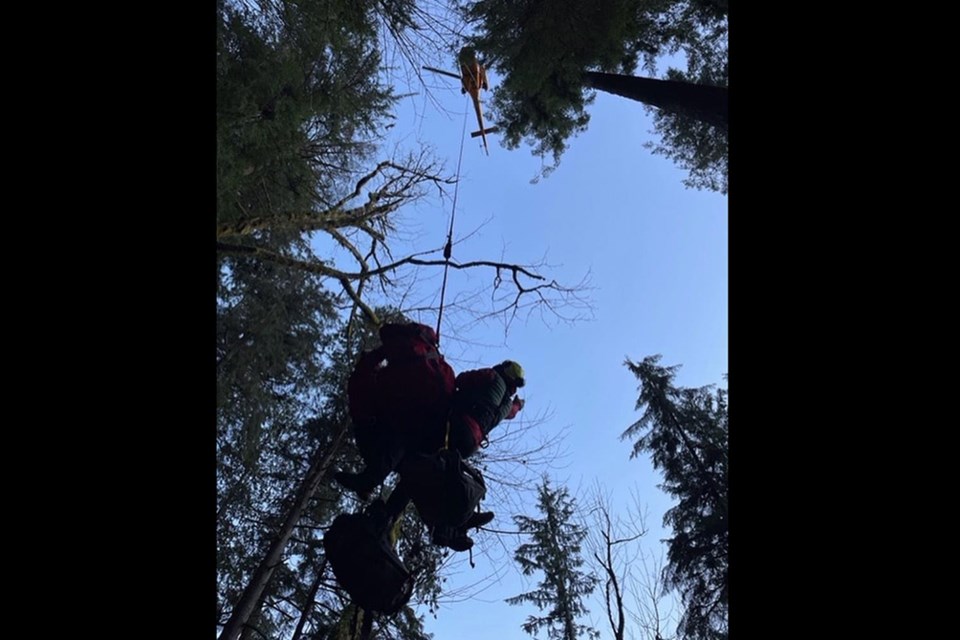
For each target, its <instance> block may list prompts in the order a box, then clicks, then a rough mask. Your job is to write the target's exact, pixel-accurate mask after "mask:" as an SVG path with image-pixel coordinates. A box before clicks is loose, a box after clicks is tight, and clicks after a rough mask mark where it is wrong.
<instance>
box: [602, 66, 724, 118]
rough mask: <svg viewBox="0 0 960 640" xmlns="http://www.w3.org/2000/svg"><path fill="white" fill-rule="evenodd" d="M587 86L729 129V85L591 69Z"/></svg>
mask: <svg viewBox="0 0 960 640" xmlns="http://www.w3.org/2000/svg"><path fill="white" fill-rule="evenodd" d="M585 84H586V85H587V86H588V87H592V88H594V89H599V90H600V91H606V92H607V93H614V94H616V95H618V96H623V97H624V98H630V99H631V100H637V101H639V102H642V103H644V104H647V105H650V106H651V107H657V108H658V109H664V110H666V111H673V112H675V113H681V114H684V115H686V116H689V117H691V118H695V119H697V120H700V121H701V122H706V123H708V124H712V125H714V126H717V127H720V128H722V129H723V130H724V131H726V130H727V123H728V115H727V113H728V112H727V88H726V87H714V86H711V85H706V84H693V83H691V82H678V81H676V80H657V79H655V78H638V77H637V76H625V75H620V74H616V73H598V72H595V71H588V72H587V73H586V75H585Z"/></svg>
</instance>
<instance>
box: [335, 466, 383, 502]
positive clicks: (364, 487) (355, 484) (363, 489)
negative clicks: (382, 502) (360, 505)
mask: <svg viewBox="0 0 960 640" xmlns="http://www.w3.org/2000/svg"><path fill="white" fill-rule="evenodd" d="M333 479H334V480H336V481H337V482H339V483H340V484H341V485H342V486H343V487H345V488H347V489H349V490H350V491H354V492H356V494H357V497H358V498H360V500H361V501H366V500H369V499H370V494H371V493H373V489H374V487H372V486H370V483H369V481H367V480H366V479H365V478H364V477H363V474H360V473H347V472H346V471H338V472H337V473H335V474H333Z"/></svg>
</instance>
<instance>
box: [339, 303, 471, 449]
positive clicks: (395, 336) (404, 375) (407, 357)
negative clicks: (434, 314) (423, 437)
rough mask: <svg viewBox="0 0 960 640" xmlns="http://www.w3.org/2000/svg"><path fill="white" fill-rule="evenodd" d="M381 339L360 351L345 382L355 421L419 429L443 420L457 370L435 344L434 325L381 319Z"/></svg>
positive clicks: (403, 428)
mask: <svg viewBox="0 0 960 640" xmlns="http://www.w3.org/2000/svg"><path fill="white" fill-rule="evenodd" d="M380 341H381V342H382V344H381V346H380V347H378V348H377V349H375V350H374V351H370V352H367V353H364V354H363V356H361V358H360V361H359V362H358V363H357V366H356V368H355V369H354V372H353V374H352V375H351V377H350V381H349V382H348V384H347V396H348V401H349V406H350V417H351V419H352V420H353V423H354V425H364V424H370V423H371V421H372V420H376V421H377V422H381V423H382V422H388V423H390V424H392V425H393V426H394V428H396V429H400V430H404V431H409V430H412V431H419V430H422V429H427V428H430V427H436V426H437V425H439V424H441V423H442V422H443V421H445V420H446V417H447V414H448V412H449V410H450V401H451V399H452V398H453V391H454V388H455V380H456V376H455V375H454V372H453V369H452V368H451V367H450V365H449V364H447V362H446V361H445V360H444V359H443V356H442V355H441V354H440V351H439V350H438V349H437V346H438V345H437V334H436V333H435V332H434V330H433V329H432V328H431V327H428V326H427V325H425V324H420V323H416V322H411V323H406V324H398V323H394V324H385V325H383V326H382V327H381V328H380ZM384 360H385V361H386V363H385V364H383V363H384Z"/></svg>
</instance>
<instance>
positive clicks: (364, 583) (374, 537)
mask: <svg viewBox="0 0 960 640" xmlns="http://www.w3.org/2000/svg"><path fill="white" fill-rule="evenodd" d="M382 508H383V503H382V502H379V501H377V502H374V503H373V504H372V505H371V508H370V509H368V512H366V513H342V514H340V515H339V516H337V517H336V518H335V519H334V521H333V523H332V524H331V525H330V528H329V529H328V530H327V533H326V535H325V536H324V537H323V548H324V550H325V551H326V555H327V560H329V562H330V566H331V567H332V568H333V574H334V575H335V576H336V578H337V582H339V583H340V586H342V587H343V588H344V589H345V590H346V591H347V593H349V594H350V597H351V598H352V599H353V601H354V602H355V603H356V604H357V605H358V606H360V607H362V608H364V609H365V610H367V611H370V612H375V613H385V614H388V615H389V614H393V613H396V612H397V611H399V610H400V609H402V608H403V606H404V605H405V604H406V603H407V602H408V601H409V600H410V595H411V594H412V593H413V576H411V575H410V572H409V571H407V568H406V567H405V566H404V564H403V562H401V561H400V557H399V556H398V555H397V553H396V552H395V551H394V550H393V547H392V546H391V545H390V543H389V541H388V539H387V531H386V528H385V524H386V518H385V516H384V514H382V513H380V511H382Z"/></svg>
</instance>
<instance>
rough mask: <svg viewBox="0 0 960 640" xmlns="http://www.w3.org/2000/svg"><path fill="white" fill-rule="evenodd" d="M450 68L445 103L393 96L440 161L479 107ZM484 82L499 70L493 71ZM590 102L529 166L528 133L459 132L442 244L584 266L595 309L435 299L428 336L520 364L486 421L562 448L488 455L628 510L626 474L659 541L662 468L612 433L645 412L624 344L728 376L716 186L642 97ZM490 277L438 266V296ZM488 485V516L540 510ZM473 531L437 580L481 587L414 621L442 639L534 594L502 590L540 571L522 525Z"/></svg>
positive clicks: (404, 120) (467, 362)
mask: <svg viewBox="0 0 960 640" xmlns="http://www.w3.org/2000/svg"><path fill="white" fill-rule="evenodd" d="M449 66H452V65H449ZM447 80H448V79H444V78H442V77H440V76H438V77H437V81H436V82H435V83H434V82H433V81H432V80H431V85H430V86H431V91H432V92H433V97H434V98H435V99H436V101H437V102H439V104H440V105H441V106H442V107H443V108H444V109H446V110H447V111H448V112H447V113H444V112H443V111H440V110H438V109H437V106H436V105H435V104H434V102H433V101H431V100H429V99H427V97H426V96H425V94H424V93H423V90H422V88H421V89H419V90H418V91H419V93H418V95H415V96H411V97H408V98H406V99H405V100H404V101H403V103H402V104H401V107H400V108H399V109H398V111H397V120H396V124H395V127H394V129H393V130H392V131H393V132H395V135H396V140H395V142H396V143H398V144H400V145H402V146H404V147H407V148H410V147H413V146H415V145H418V144H427V145H429V146H431V147H433V148H434V150H435V153H436V154H437V155H438V156H439V157H441V158H444V159H446V165H447V167H448V168H449V169H450V170H451V171H453V170H455V169H456V166H457V157H458V153H459V150H460V140H461V131H462V127H463V118H464V113H466V117H467V118H468V121H467V128H468V131H470V130H472V129H473V128H475V119H474V116H473V113H472V108H471V106H470V103H469V100H468V99H467V98H466V97H465V96H462V95H461V94H460V92H459V87H458V86H457V83H456V81H455V80H452V79H449V85H447ZM490 83H491V86H494V85H495V84H496V76H495V74H491V77H490ZM484 95H487V94H484ZM589 112H590V114H591V121H590V124H589V128H588V129H587V131H585V132H584V133H581V134H580V135H579V136H577V137H576V138H573V139H571V140H570V142H569V149H568V150H567V152H566V153H565V154H564V156H563V158H562V160H561V164H560V166H559V168H558V169H557V170H556V171H555V172H554V173H553V174H552V175H550V176H549V177H548V178H544V179H542V180H540V181H539V182H538V183H536V184H531V179H532V178H533V177H534V176H536V175H537V173H538V169H539V167H540V165H541V162H540V159H539V158H536V157H534V156H532V155H531V153H530V149H529V147H521V148H519V149H517V150H514V151H508V150H506V149H505V148H503V147H502V146H501V145H500V142H499V139H498V137H497V136H496V134H493V135H491V136H490V139H489V143H490V155H489V157H488V156H486V155H484V153H483V149H482V146H481V143H480V140H479V139H471V138H469V137H468V138H467V139H466V142H465V143H464V150H463V160H462V167H461V183H460V187H459V193H458V201H457V217H456V229H455V233H454V236H455V238H462V237H463V236H465V235H467V234H470V233H472V235H471V236H470V237H469V239H468V240H466V241H464V242H463V243H462V244H461V245H458V246H457V247H455V249H454V254H453V258H454V259H455V260H459V261H466V260H470V259H481V258H482V259H493V260H502V261H504V262H510V263H519V264H525V263H536V262H539V261H541V259H545V260H546V261H547V262H548V263H549V265H551V266H547V267H542V268H541V271H542V272H543V273H544V274H545V275H547V276H548V277H550V278H554V279H556V280H558V281H560V282H562V283H568V284H575V283H577V282H580V281H581V279H582V278H583V277H584V276H585V275H587V274H588V273H589V274H590V285H591V287H593V288H592V289H591V290H590V291H585V292H584V295H585V296H586V297H588V298H589V299H590V301H591V303H592V305H593V311H592V314H591V317H590V318H589V319H585V320H582V321H578V322H575V323H572V324H568V323H564V322H559V321H556V320H555V319H551V318H549V317H548V318H546V320H541V319H540V316H539V315H536V314H535V315H534V316H532V317H530V318H529V319H527V320H524V319H523V318H520V319H518V320H516V321H514V323H512V325H511V326H510V329H509V332H508V333H507V334H506V335H504V327H503V324H502V323H500V322H498V321H492V322H488V323H486V324H479V325H478V324H471V323H470V322H469V321H468V318H467V317H466V316H464V315H462V314H457V312H456V311H455V310H454V311H450V310H445V311H444V323H443V326H442V328H441V336H442V338H441V339H442V343H441V349H442V350H443V351H444V353H445V355H446V356H447V358H448V360H449V361H450V362H451V364H452V365H453V367H454V368H455V370H456V371H457V372H460V371H463V370H466V369H470V368H475V367H477V366H490V365H492V364H495V363H497V362H499V361H501V360H503V359H505V358H511V359H514V360H517V361H519V362H520V363H521V364H522V365H523V367H524V369H525V371H526V375H527V380H528V384H527V386H526V387H525V388H524V389H523V393H522V394H521V395H523V396H524V397H525V399H526V402H527V405H526V407H525V409H524V411H523V412H521V414H520V416H519V417H518V419H517V420H515V421H512V422H504V423H503V424H502V425H501V426H500V427H499V428H498V430H497V431H495V432H494V435H496V434H498V432H499V433H500V434H501V435H502V434H509V433H511V431H520V430H522V427H524V426H530V425H531V423H534V424H533V426H531V427H530V428H529V430H528V431H526V432H525V433H524V436H523V438H525V439H527V442H532V441H533V440H534V439H535V438H537V437H538V436H543V435H550V434H556V433H562V434H564V439H563V443H562V447H561V454H560V455H558V456H557V457H556V458H555V459H554V460H553V462H552V464H551V465H549V466H548V467H539V468H536V469H529V468H528V469H516V467H517V466H518V465H519V463H516V462H513V463H505V464H506V466H507V467H509V465H511V464H512V465H513V467H514V468H512V469H511V468H503V467H504V465H501V467H500V468H499V469H496V470H495V472H496V473H502V474H512V473H514V472H524V473H526V474H527V477H528V478H534V479H535V477H537V476H538V475H539V474H540V473H542V472H547V473H549V474H550V476H551V478H552V479H553V480H554V481H555V482H557V483H563V484H566V485H567V486H568V487H569V488H570V491H571V492H572V493H574V494H576V495H578V496H580V500H581V503H584V501H586V499H587V496H586V492H587V490H588V489H590V487H591V486H593V485H594V484H595V483H597V482H599V483H601V484H602V485H603V486H604V487H605V488H606V489H607V491H608V492H610V493H611V494H612V495H613V499H614V502H615V505H616V506H618V507H619V508H621V509H624V510H625V509H626V506H627V505H628V503H629V501H630V495H631V492H636V493H637V494H638V495H639V498H640V501H641V504H642V505H643V506H644V507H645V508H646V509H648V518H647V522H646V524H647V526H648V528H649V533H648V534H647V535H646V536H645V537H644V539H643V543H642V546H643V547H644V549H645V550H646V551H647V552H649V553H653V554H655V555H656V554H659V553H660V551H661V547H662V545H661V544H660V542H659V541H660V540H661V539H662V538H664V537H666V536H667V535H669V533H668V532H666V531H664V530H663V529H662V527H661V522H662V516H663V513H664V511H665V510H666V509H667V508H669V506H670V500H669V498H668V496H666V495H665V494H663V492H661V491H660V490H659V489H657V487H656V485H657V484H659V483H660V482H661V478H660V476H659V474H658V473H657V472H655V471H654V470H653V468H652V465H651V464H650V462H649V459H648V458H646V457H642V458H637V459H633V460H631V459H630V457H629V454H630V450H631V445H630V443H628V442H626V441H620V439H619V436H620V434H621V433H622V432H623V431H624V429H626V428H627V427H628V426H629V425H630V424H631V423H632V422H634V421H635V420H636V419H637V418H639V416H640V414H639V413H638V412H637V411H636V410H635V409H634V406H635V403H636V398H637V395H638V390H637V382H636V379H635V378H634V377H633V375H632V374H631V373H630V372H629V371H628V370H627V368H626V367H625V366H624V364H623V362H624V359H625V358H626V357H630V358H631V359H633V360H640V359H642V358H643V357H645V356H647V355H652V354H657V353H659V354H662V356H663V360H662V364H665V365H673V364H679V365H682V368H681V369H680V372H679V374H678V376H677V382H678V383H679V384H680V385H683V386H702V385H707V384H723V385H725V383H724V381H723V375H724V374H725V373H726V371H727V362H728V359H727V246H728V243H727V222H728V218H727V199H726V197H725V196H721V195H719V194H717V193H713V192H703V191H695V190H690V189H687V188H685V187H684V186H683V184H682V180H683V178H684V177H685V175H686V174H685V172H683V171H682V170H680V169H678V168H677V167H675V166H674V165H673V163H672V162H671V161H669V160H667V159H665V158H663V157H659V156H653V155H652V154H651V153H650V152H649V151H648V150H647V149H644V148H643V143H644V142H646V141H648V140H651V138H652V134H650V133H649V131H650V130H651V129H652V122H651V118H650V117H649V116H648V115H647V114H646V112H645V110H644V109H643V107H642V105H641V104H640V103H637V102H634V101H631V100H627V99H624V98H621V97H619V96H613V95H608V94H603V93H598V95H597V98H596V101H595V102H594V104H593V105H592V106H591V107H589ZM450 210H451V202H450V200H449V199H447V200H444V201H443V202H441V201H440V200H439V199H437V198H435V197H430V198H427V199H425V200H423V201H421V202H420V203H418V204H417V205H416V206H413V207H409V208H407V209H406V210H403V211H402V212H401V216H400V217H401V219H402V224H401V230H402V235H403V237H404V239H405V243H406V247H407V248H410V249H413V250H424V249H427V248H431V247H439V246H442V244H443V242H444V238H445V236H446V232H447V225H448V224H449V216H450ZM398 246H399V245H397V246H395V248H394V252H395V254H397V255H399V252H398V249H397V247H398ZM440 276H441V273H440V271H439V270H434V271H431V272H424V273H422V274H418V278H419V282H418V284H417V285H416V288H417V291H418V292H420V293H421V294H422V295H424V296H426V297H428V298H429V297H431V296H432V297H433V298H434V299H436V296H438V295H439V287H440ZM491 279H492V273H491V272H489V271H485V270H483V271H481V270H476V271H473V272H470V273H467V272H461V271H456V270H451V272H450V275H449V281H448V284H447V302H448V303H450V302H451V300H453V299H454V298H455V297H456V296H457V295H458V294H459V295H462V294H464V293H465V292H468V291H472V290H475V289H476V288H477V287H478V286H481V285H483V284H485V283H488V282H490V280H491ZM448 314H450V315H448ZM420 320H421V321H423V322H426V323H427V324H430V325H435V323H436V316H435V315H434V314H424V315H423V316H421V317H420ZM520 444H524V443H520ZM496 446H497V443H496V442H494V443H493V444H492V445H491V453H493V452H494V451H493V450H494V449H495V447H496ZM511 446H519V445H518V443H514V444H513V445H511ZM491 493H492V494H493V495H492V496H491V499H490V500H489V501H487V502H486V503H485V504H484V506H485V507H486V508H492V509H493V510H494V511H496V512H497V519H496V520H494V522H493V523H491V525H490V527H491V528H494V529H500V530H515V527H514V525H513V523H512V521H511V519H510V517H509V516H510V515H512V513H515V512H520V511H522V512H524V513H526V514H527V515H536V512H535V507H534V502H533V498H534V496H533V494H528V493H522V492H520V493H516V492H511V491H510V490H506V489H504V488H502V487H499V488H496V489H493V490H492V491H491ZM474 537H475V539H476V540H477V548H476V553H475V554H474V555H475V562H476V568H474V569H471V568H470V567H469V566H468V565H467V564H466V554H458V555H457V556H456V557H455V561H454V562H452V563H451V564H450V565H449V566H448V567H447V569H446V570H445V574H444V575H446V576H447V578H448V582H447V588H448V589H450V590H457V589H464V585H475V584H477V583H480V584H482V585H483V587H482V589H481V587H479V586H473V587H466V588H465V592H466V593H467V594H468V595H469V598H468V599H466V600H463V601H450V602H445V603H444V604H443V605H442V606H441V609H440V611H439V614H438V617H437V619H436V620H434V619H432V617H430V618H429V619H428V622H427V625H426V629H427V631H428V632H431V633H434V634H435V637H436V638H438V639H446V638H466V639H470V638H503V639H507V638H529V636H528V635H527V634H525V633H524V632H523V631H522V630H521V628H520V625H521V624H522V622H523V621H524V619H525V618H526V617H527V616H528V615H530V614H535V613H537V612H536V610H535V609H534V608H533V606H532V605H524V606H509V605H507V604H506V603H504V602H503V599H504V598H506V597H509V596H513V595H517V594H519V593H521V592H523V591H527V590H529V589H531V588H533V587H534V585H535V584H536V579H525V578H523V577H522V576H520V575H519V572H518V571H517V570H515V569H514V567H513V564H512V561H511V556H512V552H513V549H514V548H515V547H516V546H517V544H518V538H517V536H514V535H507V534H494V533H488V532H481V533H479V534H476V535H475V536H474ZM588 605H589V606H590V608H591V609H592V613H593V621H594V623H595V625H596V626H597V628H598V629H600V631H601V634H602V635H601V637H602V638H609V637H612V636H611V633H610V632H609V630H607V629H605V628H604V626H605V625H604V622H603V616H602V609H601V606H600V601H599V600H597V601H591V602H589V603H588ZM628 628H629V625H628ZM669 631H672V629H670V630H669ZM638 637H639V636H638Z"/></svg>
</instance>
